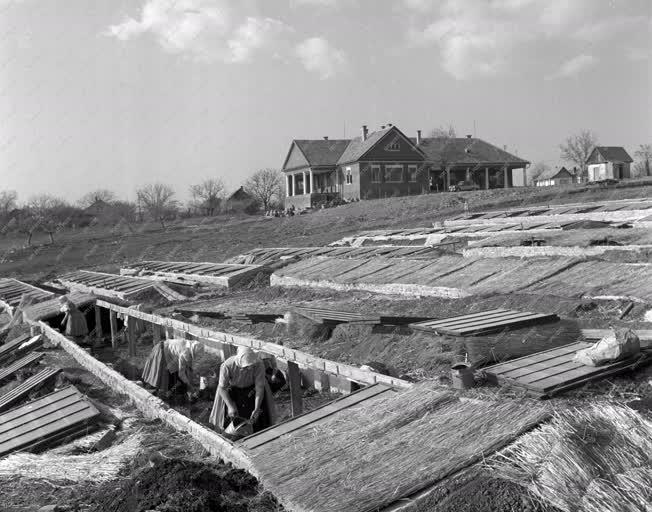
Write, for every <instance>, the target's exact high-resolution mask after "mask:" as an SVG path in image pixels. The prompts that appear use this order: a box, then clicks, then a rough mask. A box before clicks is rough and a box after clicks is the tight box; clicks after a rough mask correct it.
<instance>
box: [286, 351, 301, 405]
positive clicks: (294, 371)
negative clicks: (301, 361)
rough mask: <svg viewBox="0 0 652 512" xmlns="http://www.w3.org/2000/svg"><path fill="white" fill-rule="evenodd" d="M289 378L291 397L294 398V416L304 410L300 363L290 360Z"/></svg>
mask: <svg viewBox="0 0 652 512" xmlns="http://www.w3.org/2000/svg"><path fill="white" fill-rule="evenodd" d="M288 377H289V378H288V380H289V383H290V398H291V400H292V403H291V405H292V417H294V416H298V415H299V414H301V413H302V412H303V392H302V391H301V371H300V370H299V365H298V364H297V363H293V362H292V361H288Z"/></svg>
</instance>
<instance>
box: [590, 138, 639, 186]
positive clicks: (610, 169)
mask: <svg viewBox="0 0 652 512" xmlns="http://www.w3.org/2000/svg"><path fill="white" fill-rule="evenodd" d="M633 161H634V160H633V159H632V157H631V156H629V154H627V151H625V148H623V147H621V146H596V147H595V148H593V151H592V152H591V154H590V155H589V158H588V159H587V160H586V165H587V172H588V180H589V181H600V180H606V179H612V180H621V179H624V178H630V177H631V171H630V166H631V163H632V162H633Z"/></svg>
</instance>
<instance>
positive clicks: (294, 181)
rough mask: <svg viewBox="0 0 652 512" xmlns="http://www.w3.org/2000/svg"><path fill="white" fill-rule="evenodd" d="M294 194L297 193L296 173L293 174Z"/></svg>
mask: <svg viewBox="0 0 652 512" xmlns="http://www.w3.org/2000/svg"><path fill="white" fill-rule="evenodd" d="M292 195H293V196H296V195H297V175H296V174H293V175H292Z"/></svg>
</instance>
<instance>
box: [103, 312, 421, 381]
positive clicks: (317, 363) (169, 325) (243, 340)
mask: <svg viewBox="0 0 652 512" xmlns="http://www.w3.org/2000/svg"><path fill="white" fill-rule="evenodd" d="M97 305H98V306H100V307H103V308H107V309H110V310H113V311H115V312H117V313H122V314H126V315H129V316H132V317H134V318H140V319H141V320H145V321H146V322H151V323H153V324H158V325H160V326H162V327H164V328H166V330H171V329H176V330H178V331H183V332H185V333H188V334H190V335H192V336H194V337H196V338H199V339H201V340H202V341H203V342H204V343H205V344H207V345H208V346H211V345H212V346H213V348H217V349H220V348H221V344H224V343H226V344H229V345H235V346H241V347H249V348H252V349H254V350H258V351H262V352H267V353H268V354H271V355H273V356H275V357H276V358H277V359H280V360H283V361H287V362H294V363H297V364H298V365H299V366H301V367H306V368H312V369H315V370H321V371H323V372H326V373H329V374H331V375H335V376H339V377H343V378H345V379H348V380H351V381H354V382H359V383H362V384H379V383H380V384H387V385H388V386H392V387H396V388H409V387H411V386H412V383H410V382H407V381H405V380H402V379H398V378H396V377H390V376H388V375H382V374H380V373H377V372H372V371H368V370H362V369H360V368H358V367H356V366H352V365H348V364H346V363H339V362H335V361H329V360H328V359H322V358H320V357H315V356H312V355H310V354H307V353H305V352H302V351H300V350H294V349H290V348H287V347H284V346H282V345H277V344H276V343H270V342H267V341H262V340H257V339H255V338H247V337H244V336H238V335H234V334H229V333H224V332H220V331H213V330H210V329H205V328H203V327H199V326H196V325H193V324H188V323H185V322H181V321H179V320H175V319H173V318H166V317H162V316H158V315H154V314H150V313H145V312H142V311H136V310H134V309H129V308H125V307H122V306H118V305H116V304H111V303H110V302H106V301H103V300H98V301H97Z"/></svg>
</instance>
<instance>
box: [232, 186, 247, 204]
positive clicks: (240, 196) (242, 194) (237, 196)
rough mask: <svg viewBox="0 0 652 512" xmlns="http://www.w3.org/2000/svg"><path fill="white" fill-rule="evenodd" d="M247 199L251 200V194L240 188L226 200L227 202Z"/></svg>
mask: <svg viewBox="0 0 652 512" xmlns="http://www.w3.org/2000/svg"><path fill="white" fill-rule="evenodd" d="M249 199H252V197H251V194H249V193H248V192H247V191H246V190H245V189H244V187H242V186H241V187H240V188H239V189H238V190H236V191H235V192H233V194H231V195H230V196H229V197H228V198H227V201H247V200H249Z"/></svg>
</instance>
